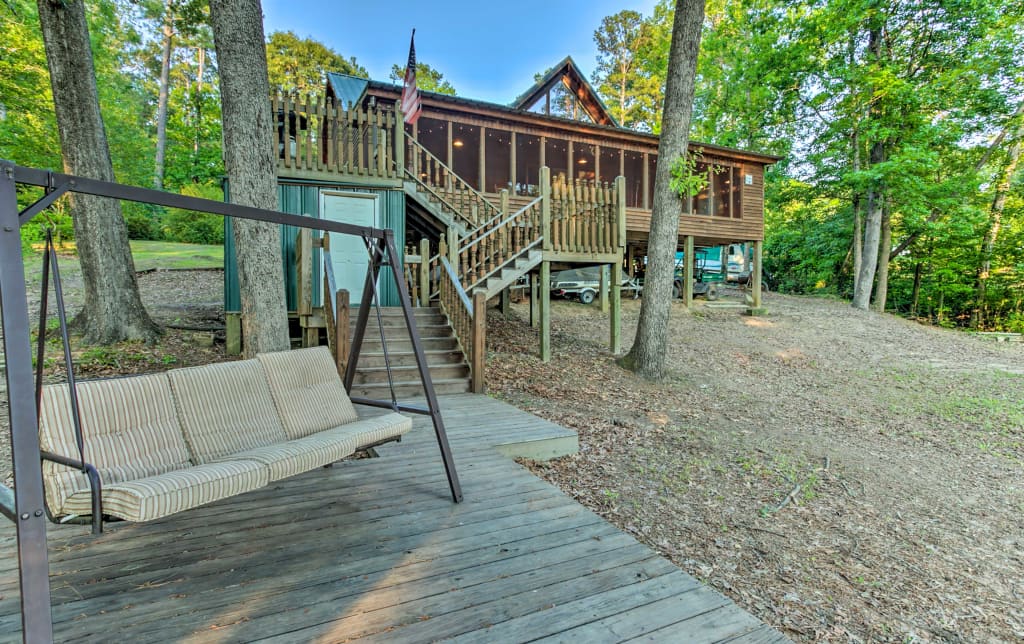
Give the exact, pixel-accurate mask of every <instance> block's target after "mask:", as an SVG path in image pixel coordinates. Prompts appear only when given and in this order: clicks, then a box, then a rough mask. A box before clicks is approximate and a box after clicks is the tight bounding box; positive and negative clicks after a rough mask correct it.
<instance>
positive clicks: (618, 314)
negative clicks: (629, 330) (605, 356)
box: [608, 260, 622, 355]
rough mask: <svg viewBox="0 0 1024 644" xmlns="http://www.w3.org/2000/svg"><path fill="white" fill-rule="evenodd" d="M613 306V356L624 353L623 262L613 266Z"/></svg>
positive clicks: (610, 338) (611, 347)
mask: <svg viewBox="0 0 1024 644" xmlns="http://www.w3.org/2000/svg"><path fill="white" fill-rule="evenodd" d="M611 269H612V279H611V282H612V306H611V316H610V320H609V321H610V323H611V329H610V330H609V336H610V337H609V342H608V344H609V349H611V352H612V355H618V354H619V353H620V352H621V351H622V288H621V284H622V261H621V260H620V261H618V262H616V263H615V264H612V266H611Z"/></svg>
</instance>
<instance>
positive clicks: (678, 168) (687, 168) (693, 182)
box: [669, 149, 708, 199]
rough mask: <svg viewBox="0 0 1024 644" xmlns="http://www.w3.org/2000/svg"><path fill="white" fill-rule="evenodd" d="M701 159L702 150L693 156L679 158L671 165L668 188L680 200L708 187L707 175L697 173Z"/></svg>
mask: <svg viewBox="0 0 1024 644" xmlns="http://www.w3.org/2000/svg"><path fill="white" fill-rule="evenodd" d="M703 157H704V154H703V150H701V149H698V150H697V151H696V152H695V153H694V154H686V155H683V156H681V157H679V158H678V159H676V160H675V162H674V163H673V164H672V169H671V172H672V180H671V181H670V182H669V187H670V188H671V189H672V192H674V193H676V194H677V195H679V198H680V199H686V198H687V197H692V196H694V195H696V194H698V193H699V192H700V191H701V190H703V189H705V188H707V187H708V173H707V172H697V164H698V163H700V160H701V159H702V158H703Z"/></svg>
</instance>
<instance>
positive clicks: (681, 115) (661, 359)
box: [623, 0, 704, 379]
mask: <svg viewBox="0 0 1024 644" xmlns="http://www.w3.org/2000/svg"><path fill="white" fill-rule="evenodd" d="M675 11H676V13H675V21H674V24H673V26H672V48H671V51H670V53H669V65H668V70H669V71H668V78H667V80H666V86H665V107H664V111H663V113H662V130H661V142H660V143H659V144H658V161H659V162H658V165H657V168H656V171H655V175H654V208H653V212H652V213H651V232H650V236H649V238H648V246H647V277H646V280H645V282H644V299H643V303H642V304H641V306H640V321H639V324H638V326H637V329H636V339H635V340H634V341H633V348H632V349H630V350H629V353H628V354H627V355H626V356H625V357H624V358H623V365H624V366H625V367H626V368H628V369H633V370H634V371H636V372H637V373H639V374H640V375H642V376H644V377H646V378H650V379H660V378H661V377H663V376H664V373H665V357H666V354H667V353H668V319H669V312H670V311H671V308H672V278H673V272H674V270H675V253H676V247H677V246H678V245H679V211H680V209H681V204H680V201H679V196H678V195H677V194H675V193H674V192H673V191H672V189H671V187H670V186H669V183H670V181H671V179H672V176H671V168H672V164H673V162H675V160H676V159H679V158H681V157H682V156H683V155H685V154H687V146H688V145H689V141H690V117H691V114H692V109H693V91H694V75H695V73H696V69H697V53H698V52H699V50H700V36H701V25H702V24H703V21H704V0H695V1H692V2H688V1H685V0H677V1H676V9H675ZM686 261H687V262H691V261H693V258H691V257H687V258H686Z"/></svg>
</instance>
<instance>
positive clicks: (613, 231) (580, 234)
mask: <svg viewBox="0 0 1024 644" xmlns="http://www.w3.org/2000/svg"><path fill="white" fill-rule="evenodd" d="M617 186H618V182H616V183H615V184H612V185H609V184H607V183H603V184H602V183H600V182H597V181H585V180H576V181H573V182H567V181H565V180H564V179H562V180H555V181H552V182H551V230H550V231H545V233H546V234H549V240H550V248H551V250H554V251H556V252H567V253H595V254H606V253H614V252H616V250H617V249H618V248H619V247H620V246H621V245H623V244H624V243H625V240H624V239H623V237H622V235H623V234H624V233H625V231H624V230H622V228H623V227H622V226H620V220H621V218H622V213H620V212H619V194H618V190H619V189H618V187H617Z"/></svg>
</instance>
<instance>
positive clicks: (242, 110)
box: [210, 0, 290, 356]
mask: <svg viewBox="0 0 1024 644" xmlns="http://www.w3.org/2000/svg"><path fill="white" fill-rule="evenodd" d="M210 26H211V27H212V28H213V42H214V47H215V48H216V51H217V63H218V67H219V71H220V97H221V110H222V114H223V116H222V121H223V129H224V167H225V170H226V171H227V175H228V180H229V181H230V188H231V201H232V202H233V203H238V204H243V205H246V206H255V207H257V208H269V209H271V210H277V179H276V176H275V170H276V161H277V155H276V150H274V146H273V142H272V140H271V135H272V134H273V132H274V127H275V122H274V115H272V114H271V113H270V83H269V81H268V80H267V52H266V45H265V44H264V43H265V39H264V35H263V11H262V7H261V6H260V2H259V0H211V1H210ZM231 225H232V230H233V232H234V236H235V251H236V255H237V258H238V285H239V289H240V291H241V300H242V338H243V341H244V343H245V355H246V356H254V355H256V354H257V353H263V352H267V351H283V350H286V349H288V348H289V346H290V342H289V338H288V311H287V308H286V304H285V295H284V274H283V270H282V265H281V232H280V229H279V227H278V226H277V225H276V224H270V223H264V222H257V221H251V220H247V219H233V220H232V222H231Z"/></svg>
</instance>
